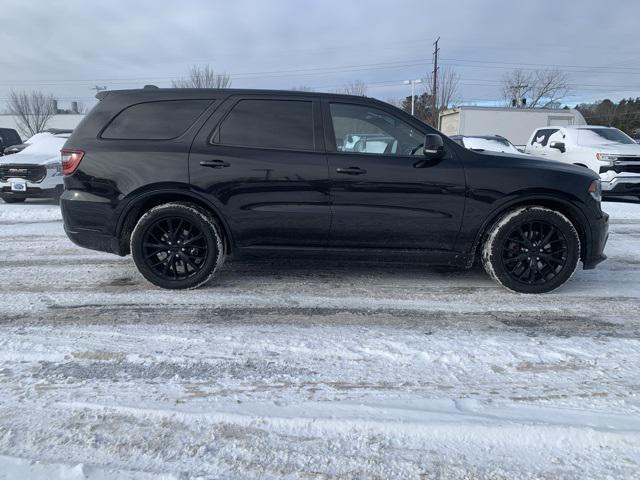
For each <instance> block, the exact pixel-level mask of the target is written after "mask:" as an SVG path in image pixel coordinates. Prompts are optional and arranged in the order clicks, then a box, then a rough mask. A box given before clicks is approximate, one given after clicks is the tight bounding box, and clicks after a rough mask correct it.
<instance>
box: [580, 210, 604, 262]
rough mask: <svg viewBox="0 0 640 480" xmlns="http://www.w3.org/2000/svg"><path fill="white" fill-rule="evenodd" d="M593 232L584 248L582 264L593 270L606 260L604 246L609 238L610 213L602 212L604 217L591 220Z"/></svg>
mask: <svg viewBox="0 0 640 480" xmlns="http://www.w3.org/2000/svg"><path fill="white" fill-rule="evenodd" d="M590 223H591V232H590V235H589V237H588V239H587V245H586V248H585V250H584V258H583V259H582V265H583V268H584V269H585V270H592V269H594V268H596V265H598V264H599V263H601V262H603V261H605V260H606V259H607V256H606V255H605V254H604V247H605V246H606V245H607V240H608V239H609V215H608V214H607V213H604V212H603V213H602V217H601V218H599V219H596V220H592V221H591V222H590Z"/></svg>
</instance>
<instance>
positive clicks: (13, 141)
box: [0, 128, 22, 147]
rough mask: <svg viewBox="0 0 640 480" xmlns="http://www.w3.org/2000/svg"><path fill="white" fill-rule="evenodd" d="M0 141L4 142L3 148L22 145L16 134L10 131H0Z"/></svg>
mask: <svg viewBox="0 0 640 480" xmlns="http://www.w3.org/2000/svg"><path fill="white" fill-rule="evenodd" d="M0 139H1V140H2V141H3V142H4V145H5V147H10V146H12V145H17V144H19V143H22V142H21V140H20V137H19V136H18V134H17V133H16V132H15V131H14V130H10V129H4V128H2V129H0Z"/></svg>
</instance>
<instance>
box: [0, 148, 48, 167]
mask: <svg viewBox="0 0 640 480" xmlns="http://www.w3.org/2000/svg"><path fill="white" fill-rule="evenodd" d="M23 152H24V150H23ZM60 161H61V160H60V153H59V152H58V153H57V154H53V155H51V154H50V153H49V154H47V153H31V154H29V153H25V154H23V153H22V152H19V153H14V154H13V155H7V156H5V157H0V165H8V164H17V165H45V164H47V163H60Z"/></svg>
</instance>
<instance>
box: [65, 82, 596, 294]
mask: <svg viewBox="0 0 640 480" xmlns="http://www.w3.org/2000/svg"><path fill="white" fill-rule="evenodd" d="M97 98H98V99H99V100H100V101H99V102H98V104H97V105H96V106H95V107H94V108H93V110H91V112H90V113H89V114H88V115H87V116H86V117H85V119H84V120H83V122H82V123H81V124H80V125H79V126H78V127H77V128H76V130H75V131H74V132H73V134H72V135H71V137H70V138H69V139H68V140H67V142H66V144H65V145H64V149H63V151H62V166H63V172H64V175H65V177H64V183H65V191H64V193H63V194H62V198H61V207H62V215H63V219H64V225H65V230H66V233H67V235H68V236H69V238H70V239H71V240H72V241H74V242H75V243H77V244H78V245H80V246H83V247H86V248H91V249H96V250H102V251H107V252H112V253H115V254H118V255H127V254H129V253H131V254H132V256H133V260H134V262H135V264H136V266H137V267H138V269H139V271H140V272H141V274H142V275H143V276H144V277H145V278H146V279H147V280H149V281H150V282H152V283H154V284H155V285H158V286H160V287H163V288H195V287H198V286H200V285H202V284H204V283H206V282H207V281H208V280H210V279H211V278H212V277H214V276H215V274H216V273H217V271H218V269H219V267H220V266H221V265H222V263H223V261H224V259H225V257H226V256H227V255H229V254H235V255H239V254H242V253H246V252H253V253H254V254H255V253H257V252H262V253H264V252H274V251H283V250H284V251H292V252H323V253H324V254H328V255H341V256H343V255H345V254H346V255H348V256H349V257H351V256H364V258H374V257H377V256H380V255H381V256H383V257H384V258H385V259H386V258H394V257H396V258H402V259H405V260H412V261H415V260H420V261H422V262H429V263H432V264H435V265H447V266H454V267H461V268H470V267H471V266H472V265H473V263H474V260H475V259H476V258H477V257H478V256H479V257H481V259H482V263H483V264H484V267H485V269H486V271H487V272H488V273H489V275H490V276H491V277H493V278H494V279H495V280H496V281H497V282H498V283H500V284H502V285H504V286H505V287H507V288H509V289H511V290H514V291H517V292H525V293H540V292H548V291H551V290H554V289H556V288H558V287H559V286H561V285H562V284H564V283H565V282H566V281H567V280H568V279H569V278H570V277H571V276H572V274H573V273H574V271H575V270H576V268H577V266H578V263H579V261H580V260H582V263H583V266H584V268H586V269H590V268H594V267H595V266H596V265H597V264H598V263H599V262H601V261H602V260H603V259H604V258H605V256H604V254H603V250H604V246H605V243H606V239H607V229H608V226H607V225H608V223H607V219H608V216H607V215H606V214H605V213H603V212H602V210H601V208H600V180H599V178H598V175H596V174H595V173H593V172H591V171H590V170H588V169H586V168H579V167H576V166H573V165H564V164H562V163H559V162H549V161H545V160H541V159H538V158H534V157H530V156H526V155H514V156H512V157H509V161H508V162H505V156H506V154H502V153H494V152H488V151H484V152H474V151H472V150H467V149H465V148H463V147H461V146H460V145H458V144H457V143H456V142H454V141H452V140H450V139H449V138H447V137H445V136H444V135H442V134H440V133H438V132H437V131H436V130H434V129H432V128H431V127H429V126H427V125H426V124H424V123H422V122H420V121H419V120H417V119H416V118H414V117H413V116H411V115H409V114H407V113H405V112H403V111H401V110H399V109H397V108H395V107H393V106H391V105H389V104H387V103H384V102H380V101H377V100H374V99H370V98H364V97H355V96H348V95H338V94H322V93H313V92H277V91H267V90H263V91H257V90H233V89H223V90H207V89H157V88H156V89H142V90H122V91H112V92H106V93H103V92H101V93H99V94H98V95H97ZM365 126H366V129H365V128H363V127H365ZM362 131H367V132H370V133H376V134H378V135H379V136H380V137H385V138H386V137H389V138H392V139H393V143H392V145H395V147H394V150H393V152H391V151H384V152H375V153H373V152H357V151H341V150H340V149H339V148H338V145H339V144H340V140H341V139H344V138H346V136H348V135H350V134H351V135H356V134H357V133H358V132H362Z"/></svg>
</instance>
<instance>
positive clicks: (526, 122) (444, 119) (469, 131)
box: [439, 107, 587, 146]
mask: <svg viewBox="0 0 640 480" xmlns="http://www.w3.org/2000/svg"><path fill="white" fill-rule="evenodd" d="M586 124H587V122H586V121H585V119H584V117H583V116H582V115H581V114H580V112H579V111H577V110H574V109H566V110H564V109H548V108H502V107H457V108H451V109H449V110H445V111H444V112H442V113H441V114H440V120H439V130H440V131H441V132H442V133H444V134H445V135H448V136H452V135H502V136H503V137H505V138H506V139H508V140H509V141H510V142H511V143H513V144H514V145H516V146H522V145H525V144H526V143H527V141H528V140H529V137H531V134H532V133H533V131H534V130H535V129H536V128H540V127H547V126H551V125H553V126H568V125H586Z"/></svg>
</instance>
